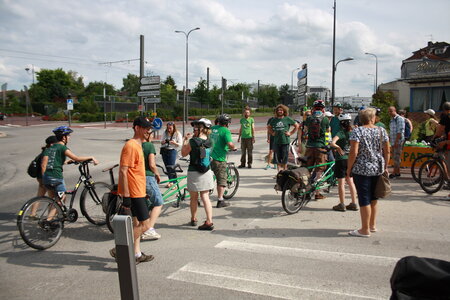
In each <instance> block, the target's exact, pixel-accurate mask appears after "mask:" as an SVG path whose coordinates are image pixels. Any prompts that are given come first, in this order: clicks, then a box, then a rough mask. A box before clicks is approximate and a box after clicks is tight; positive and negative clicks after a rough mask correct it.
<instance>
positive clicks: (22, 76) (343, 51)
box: [0, 0, 450, 96]
mask: <svg viewBox="0 0 450 300" xmlns="http://www.w3.org/2000/svg"><path fill="white" fill-rule="evenodd" d="M332 6H333V0H297V1H283V0H222V1H220V0H189V1H182V0H128V1H120V0H113V1H110V0H77V1H66V0H0V84H3V83H4V82H7V83H8V89H21V88H23V85H28V84H30V82H31V74H27V72H26V71H25V68H26V67H30V68H31V67H32V66H34V68H35V70H36V71H37V70H39V68H47V69H55V68H63V69H64V70H66V71H68V70H73V71H76V72H78V74H79V75H81V76H83V78H84V82H85V84H88V83H89V82H90V81H107V82H108V83H110V84H113V85H114V86H115V87H116V88H121V87H122V78H123V77H126V75H127V74H128V73H133V74H137V75H139V62H138V61H129V62H128V60H133V59H138V58H139V36H140V35H141V34H142V35H144V36H145V60H146V61H147V64H146V66H145V70H146V73H148V74H153V75H160V76H161V77H162V78H165V77H166V76H167V75H171V76H172V77H174V79H175V81H176V83H177V85H178V87H180V88H181V87H182V86H183V85H184V83H185V45H186V44H185V41H186V39H185V36H184V35H183V34H177V33H175V32H174V31H175V30H182V31H186V32H187V31H189V30H190V29H192V28H195V27H200V28H201V29H200V30H198V31H194V32H192V33H191V35H190V36H189V87H190V88H192V87H193V86H194V85H195V84H196V82H197V81H198V80H199V79H200V78H206V68H207V67H209V68H210V80H211V83H212V84H217V85H219V83H220V78H221V76H223V77H225V78H227V79H228V80H229V82H230V81H231V82H235V83H237V82H245V83H254V82H257V81H258V80H260V81H261V83H262V84H269V83H271V84H276V85H278V86H279V85H282V84H290V83H291V76H292V71H293V70H295V69H296V68H297V67H300V66H301V65H302V64H304V63H307V64H308V72H309V73H308V76H309V77H308V85H310V86H318V85H322V86H327V87H329V88H331V69H332V67H331V66H332V36H333V9H332ZM449 11H450V1H448V0H429V1H419V0H395V1H393V0H337V29H336V62H337V61H338V60H340V59H343V58H346V57H354V59H355V60H354V61H349V62H342V63H340V64H339V66H338V68H337V72H336V96H350V95H358V94H359V95H360V96H370V95H371V93H372V91H373V83H374V75H373V74H375V58H374V57H373V56H369V55H365V54H364V53H365V52H371V53H374V54H376V55H377V56H378V83H384V82H389V81H393V80H395V79H397V78H399V77H400V67H401V62H402V60H403V59H405V58H407V57H409V56H410V55H411V52H412V51H415V50H418V49H419V48H422V47H425V46H426V45H427V42H428V41H429V40H432V41H434V42H436V41H445V42H449V43H450V30H449V29H450V18H449V17H448V12H449ZM124 60H125V61H127V62H121V63H113V64H111V65H102V64H99V63H103V62H115V61H124ZM294 74H295V73H294ZM368 74H372V75H368ZM294 84H295V75H294Z"/></svg>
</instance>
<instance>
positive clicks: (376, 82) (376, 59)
mask: <svg viewBox="0 0 450 300" xmlns="http://www.w3.org/2000/svg"><path fill="white" fill-rule="evenodd" d="M364 54H367V55H372V56H374V57H375V93H376V92H377V88H378V57H377V56H376V55H375V54H373V53H369V52H366V53H364Z"/></svg>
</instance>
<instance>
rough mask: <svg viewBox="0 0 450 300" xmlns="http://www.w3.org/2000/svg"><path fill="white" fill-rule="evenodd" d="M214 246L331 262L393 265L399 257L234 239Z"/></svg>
mask: <svg viewBox="0 0 450 300" xmlns="http://www.w3.org/2000/svg"><path fill="white" fill-rule="evenodd" d="M215 247H216V248H222V249H228V250H236V251H245V252H250V253H261V254H273V255H284V256H294V257H302V258H311V259H320V260H325V261H333V262H336V261H340V262H349V263H353V264H355V263H356V264H358V263H361V264H371V265H375V266H386V267H392V266H394V265H395V264H396V263H397V261H398V260H399V259H400V258H396V257H387V256H375V255H367V254H355V253H346V252H336V251H324V250H316V249H305V248H291V247H281V246H272V245H263V244H255V243H242V242H236V241H222V242H220V243H219V244H217V245H216V246H215Z"/></svg>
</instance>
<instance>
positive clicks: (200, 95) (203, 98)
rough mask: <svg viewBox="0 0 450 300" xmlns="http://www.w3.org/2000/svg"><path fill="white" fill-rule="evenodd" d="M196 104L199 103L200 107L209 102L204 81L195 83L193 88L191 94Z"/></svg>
mask: <svg viewBox="0 0 450 300" xmlns="http://www.w3.org/2000/svg"><path fill="white" fill-rule="evenodd" d="M192 96H194V97H195V98H196V99H197V101H198V102H200V105H201V107H202V106H203V105H205V104H207V103H208V100H209V92H208V88H207V86H206V80H205V79H200V80H199V81H198V83H197V86H196V87H195V88H194V92H193V93H192Z"/></svg>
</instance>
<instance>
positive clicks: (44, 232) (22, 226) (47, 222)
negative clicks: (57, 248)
mask: <svg viewBox="0 0 450 300" xmlns="http://www.w3.org/2000/svg"><path fill="white" fill-rule="evenodd" d="M17 227H18V228H19V232H20V236H21V237H22V239H23V241H24V242H25V243H26V244H27V245H28V246H30V247H31V248H34V249H38V250H45V249H48V248H50V247H52V246H53V245H55V244H56V243H57V242H58V240H59V238H60V237H61V233H62V230H63V228H64V214H63V212H62V210H61V207H60V206H59V205H58V204H56V203H55V201H53V199H50V198H48V197H35V198H33V199H30V200H28V201H27V202H26V203H25V205H24V206H23V207H22V209H21V210H20V212H19V214H18V216H17Z"/></svg>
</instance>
